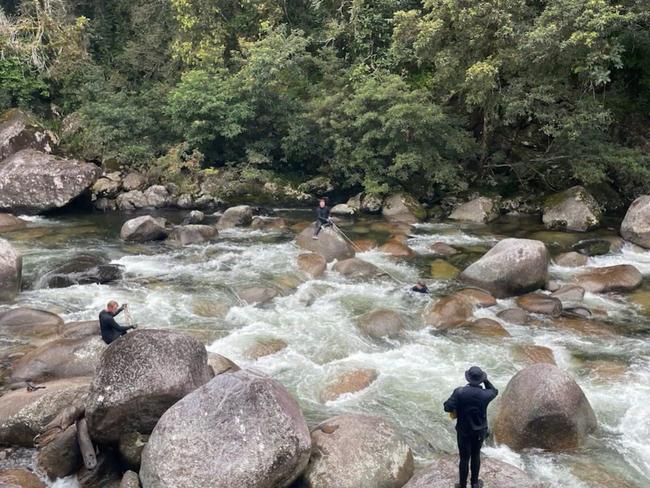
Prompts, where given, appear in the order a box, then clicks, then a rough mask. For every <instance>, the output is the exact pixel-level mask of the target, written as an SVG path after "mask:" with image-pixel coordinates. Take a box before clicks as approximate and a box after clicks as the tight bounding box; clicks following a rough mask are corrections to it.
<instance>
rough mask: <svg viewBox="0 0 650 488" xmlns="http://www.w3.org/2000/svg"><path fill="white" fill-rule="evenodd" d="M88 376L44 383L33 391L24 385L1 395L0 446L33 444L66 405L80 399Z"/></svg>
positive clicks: (86, 385)
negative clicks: (36, 437) (35, 438)
mask: <svg viewBox="0 0 650 488" xmlns="http://www.w3.org/2000/svg"><path fill="white" fill-rule="evenodd" d="M89 382H90V378H69V379H63V380H57V381H52V382H49V383H45V384H44V385H41V386H44V387H45V388H41V389H38V390H35V391H32V392H29V391H27V389H26V388H24V387H23V388H20V389H16V390H12V391H9V392H8V393H5V394H4V395H2V396H1V397H0V445H15V446H24V447H32V446H33V445H34V437H35V436H36V435H37V434H39V433H40V432H41V431H42V430H43V428H44V427H45V426H46V425H47V424H48V423H49V422H50V421H51V420H52V419H53V418H54V417H55V416H56V415H57V414H58V413H59V412H60V411H61V410H63V409H64V408H65V407H67V406H68V405H71V404H73V403H75V402H79V401H82V400H83V398H84V397H85V396H86V395H87V394H88V384H89Z"/></svg>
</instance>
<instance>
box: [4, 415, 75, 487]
mask: <svg viewBox="0 0 650 488" xmlns="http://www.w3.org/2000/svg"><path fill="white" fill-rule="evenodd" d="M38 447H39V449H38V457H37V461H36V462H37V464H38V467H39V468H40V470H41V471H44V472H45V474H47V476H48V478H50V479H52V480H55V479H57V478H65V477H66V476H70V475H72V474H74V473H75V472H76V471H77V470H78V469H79V467H80V466H81V465H82V463H83V461H82V459H81V450H80V449H79V443H78V442H77V426H76V425H75V424H72V425H70V426H69V427H68V428H67V429H65V430H64V431H63V432H61V433H59V434H58V435H57V436H56V437H54V439H52V440H51V441H50V442H48V443H47V444H46V445H44V446H38ZM0 486H2V485H0Z"/></svg>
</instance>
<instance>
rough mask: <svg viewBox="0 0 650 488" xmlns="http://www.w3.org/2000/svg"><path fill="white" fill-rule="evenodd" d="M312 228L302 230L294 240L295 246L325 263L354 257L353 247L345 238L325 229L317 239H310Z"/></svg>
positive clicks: (329, 229) (312, 232)
mask: <svg viewBox="0 0 650 488" xmlns="http://www.w3.org/2000/svg"><path fill="white" fill-rule="evenodd" d="M313 235H314V228H313V227H312V226H309V227H307V228H306V229H304V230H303V231H302V232H301V233H300V234H299V235H298V237H297V238H296V244H297V245H298V247H301V248H302V249H306V250H307V251H311V252H315V253H316V254H320V255H321V256H323V257H324V258H325V259H326V260H327V262H328V263H329V262H331V261H334V260H335V259H347V258H351V257H353V256H354V247H353V246H352V244H350V243H349V242H348V241H347V240H346V239H345V237H343V236H342V235H341V234H340V233H339V232H337V231H336V230H334V229H332V228H325V229H323V230H321V232H320V233H319V234H318V239H312V236H313Z"/></svg>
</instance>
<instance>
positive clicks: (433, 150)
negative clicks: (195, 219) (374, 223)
mask: <svg viewBox="0 0 650 488" xmlns="http://www.w3.org/2000/svg"><path fill="white" fill-rule="evenodd" d="M3 5H8V4H7V3H6V2H5V4H3ZM10 7H11V8H9V9H8V10H6V11H5V13H4V14H2V13H0V105H1V106H2V107H3V108H6V107H9V106H14V105H19V106H27V107H28V108H32V109H34V108H36V107H45V106H46V105H49V104H50V103H53V104H54V105H55V106H56V107H58V109H59V110H60V111H61V112H63V115H66V114H69V113H71V112H78V113H79V114H81V116H82V117H83V124H82V131H81V133H80V134H78V135H77V136H75V139H74V140H73V141H69V142H70V143H69V144H68V148H70V149H71V150H75V151H77V152H78V153H79V155H80V156H83V157H88V158H92V159H96V160H112V161H116V162H118V163H119V164H121V165H123V166H128V167H130V166H135V167H139V168H148V169H149V170H150V171H153V172H155V171H157V172H158V173H159V174H160V175H161V177H162V175H169V177H170V178H171V177H173V178H175V179H178V180H179V181H181V182H186V180H187V181H188V182H190V183H187V184H193V183H191V182H192V181H193V179H192V176H191V173H193V172H198V171H200V170H199V168H201V170H203V171H205V170H209V169H211V168H220V167H223V166H228V167H230V168H231V170H232V171H231V173H232V174H237V175H239V176H240V177H241V178H245V177H246V175H257V176H256V178H258V179H259V178H260V176H259V175H266V174H271V172H273V173H275V174H278V173H281V174H283V175H285V176H286V175H292V177H295V175H301V176H300V179H302V180H303V181H305V180H309V179H312V178H314V177H318V176H322V175H326V176H327V178H328V179H329V180H331V181H334V182H336V183H337V185H338V186H339V187H343V188H345V189H349V190H350V191H356V190H358V189H364V190H365V191H367V192H369V193H375V194H385V193H388V192H391V191H399V190H404V189H405V190H407V191H408V192H412V193H416V194H417V195H418V196H420V197H422V198H428V197H431V196H432V195H433V194H434V193H439V192H440V191H443V192H444V191H447V192H451V191H455V190H457V189H463V188H465V187H467V186H468V185H472V184H480V185H481V186H486V185H492V186H494V187H496V188H495V189H496V190H497V191H498V190H499V189H500V188H501V189H504V191H508V192H511V191H514V190H513V189H514V188H518V189H519V190H520V191H521V190H530V189H535V188H538V187H542V188H545V189H553V190H558V189H561V188H563V187H566V186H568V185H572V184H574V183H578V182H579V183H583V184H601V185H602V184H611V185H613V186H614V187H616V188H618V189H619V191H621V192H622V193H624V194H626V195H627V196H628V197H632V196H634V194H636V193H639V192H641V191H647V190H646V188H645V186H646V184H645V181H648V178H647V177H648V174H647V173H648V171H649V168H650V161H648V158H647V157H646V156H645V154H646V153H647V150H645V151H644V148H647V147H650V135H649V134H648V132H647V127H648V124H650V14H648V11H647V3H646V2H645V1H644V0H625V1H624V2H619V1H617V0H552V1H546V2H538V1H529V0H484V1H480V2H468V1H466V0H372V1H371V0H282V1H279V0H115V1H111V2H105V1H100V0H83V1H81V0H48V2H42V1H39V0H23V1H22V2H12V3H11V5H10ZM0 12H1V11H0ZM5 14H8V15H9V16H7V15H5ZM43 102H47V104H46V103H43ZM43 112H45V111H44V110H41V113H43ZM261 179H263V177H261Z"/></svg>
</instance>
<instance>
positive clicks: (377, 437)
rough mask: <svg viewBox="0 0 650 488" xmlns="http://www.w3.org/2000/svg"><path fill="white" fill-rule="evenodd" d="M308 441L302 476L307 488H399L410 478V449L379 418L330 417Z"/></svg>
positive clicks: (358, 416)
mask: <svg viewBox="0 0 650 488" xmlns="http://www.w3.org/2000/svg"><path fill="white" fill-rule="evenodd" d="M311 439H312V444H313V454H312V456H311V459H310V460H309V466H308V467H307V470H306V471H305V474H304V479H305V482H306V485H307V486H308V487H309V488H360V487H362V486H363V487H382V488H401V487H402V486H404V484H405V483H406V482H407V481H408V480H409V478H411V476H412V475H413V454H412V453H411V448H410V447H409V446H408V444H407V443H406V441H405V440H404V438H403V437H402V436H401V435H400V434H399V433H398V432H397V431H396V430H395V428H394V427H392V426H391V425H390V424H389V423H388V422H386V421H385V420H383V419H381V418H379V417H371V416H368V415H341V416H338V417H334V418H331V419H329V420H326V421H325V422H323V423H322V424H320V425H319V426H317V427H316V428H315V429H314V430H313V431H312V433H311Z"/></svg>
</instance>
